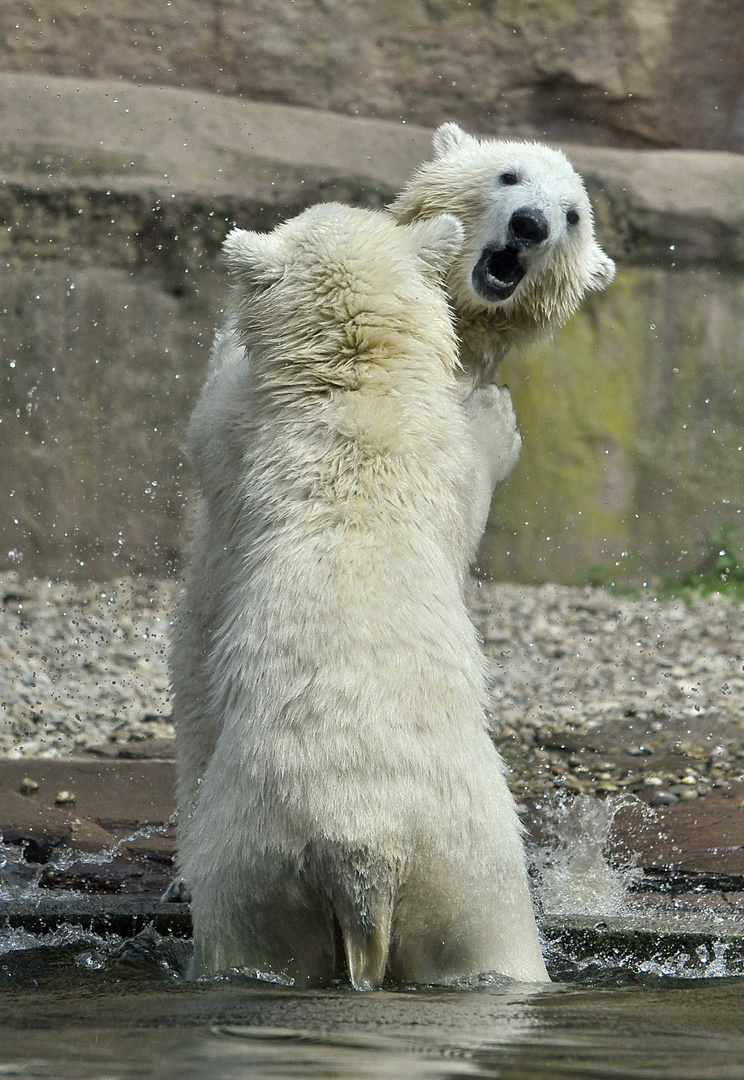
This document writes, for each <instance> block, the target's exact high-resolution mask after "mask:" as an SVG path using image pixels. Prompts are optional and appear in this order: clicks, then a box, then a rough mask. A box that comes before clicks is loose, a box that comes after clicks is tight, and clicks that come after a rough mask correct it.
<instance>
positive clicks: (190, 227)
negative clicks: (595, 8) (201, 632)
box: [0, 79, 744, 582]
mask: <svg viewBox="0 0 744 1080" xmlns="http://www.w3.org/2000/svg"><path fill="white" fill-rule="evenodd" d="M47 87H48V89H47ZM20 91H22V92H20ZM80 93H85V94H87V95H88V97H87V99H86V101H87V104H86V105H85V108H84V109H83V112H84V113H85V109H87V110H88V115H89V122H88V123H86V124H85V125H81V123H80V122H79V117H80V100H81V99H80V96H79V95H80ZM128 93H129V94H130V97H129V98H126V99H125V100H126V102H127V104H126V112H125V110H124V101H120V98H119V96H117V95H119V94H120V91H119V90H118V89H117V84H116V83H113V84H90V86H88V87H87V88H86V87H83V88H82V89H80V88H77V87H76V85H75V84H74V83H72V82H71V81H65V80H58V81H56V82H55V81H54V80H52V81H51V82H50V81H49V80H47V81H46V82H42V83H38V84H36V83H34V84H33V86H32V84H31V83H30V82H29V81H28V79H26V80H20V82H19V83H18V84H17V86H16V93H15V94H6V95H5V97H4V100H5V101H6V102H7V101H13V102H14V103H15V104H14V108H16V110H17V112H18V111H23V110H24V109H25V113H24V116H23V123H18V122H16V120H15V118H14V117H13V116H11V117H10V119H9V120H8V122H7V124H6V127H5V129H3V115H2V114H0V138H3V140H4V145H5V147H6V154H7V155H8V158H7V161H6V168H5V173H4V176H3V179H4V183H3V184H2V185H1V186H0V213H2V216H3V219H4V220H5V221H6V222H8V225H7V227H6V228H5V229H4V230H3V231H2V232H0V259H2V264H3V268H2V302H1V304H0V388H1V389H0V394H1V398H0V477H1V479H0V484H1V487H0V507H1V508H2V513H1V514H0V569H2V568H6V567H9V566H14V565H18V566H20V567H21V568H22V570H23V571H24V572H27V573H40V574H50V575H54V576H69V575H72V574H77V575H84V576H92V577H108V576H112V575H119V574H123V573H129V572H133V571H134V572H146V573H155V574H164V573H168V572H171V571H172V570H173V569H174V568H177V567H178V565H179V564H180V562H181V559H182V555H183V551H184V545H185V542H186V535H187V525H186V516H187V514H186V511H187V508H188V494H189V488H190V480H189V469H188V462H187V461H186V458H185V456H184V450H183V439H182V433H183V430H184V426H185V423H186V419H187V416H188V413H189V410H190V408H191V406H192V404H193V401H194V398H195V395H196V393H197V392H198V388H199V386H200V384H201V380H202V377H203V373H204V368H205V365H206V359H207V354H208V349H209V344H210V341H211V338H212V334H213V331H214V328H215V326H216V325H217V324H218V323H219V319H220V308H221V306H222V303H223V301H224V299H225V296H226V288H227V286H226V281H225V277H224V274H223V271H222V268H221V265H220V262H219V256H218V252H219V244H220V241H221V239H222V237H223V236H224V234H225V232H226V231H227V229H228V227H229V224H230V223H231V222H232V221H234V220H237V221H239V222H240V224H241V225H243V226H246V227H254V228H270V227H271V226H272V225H273V224H274V223H275V222H276V221H277V220H279V219H280V218H281V217H282V216H284V215H285V214H289V213H293V212H296V211H297V210H299V209H300V207H301V206H303V205H306V204H309V203H312V202H314V201H317V200H318V199H327V198H340V199H343V200H345V201H350V202H356V203H358V204H360V205H376V206H379V205H381V204H382V203H383V202H384V201H385V200H386V199H389V198H390V197H391V196H392V194H393V193H394V191H395V190H396V188H397V187H399V185H400V184H401V183H402V182H403V180H404V179H405V176H406V175H408V173H409V171H410V169H411V168H413V167H414V165H415V163H416V162H417V161H420V160H421V158H422V157H423V156H424V155H425V153H426V147H427V145H428V140H429V132H427V131H426V130H424V129H415V128H412V127H408V126H407V127H405V128H404V127H402V126H400V125H396V124H384V123H382V122H379V121H366V120H358V121H351V120H348V119H343V118H339V117H334V116H333V115H332V114H324V113H314V112H312V111H307V110H297V109H295V110H284V109H281V108H277V107H274V108H273V110H272V108H270V107H268V106H267V107H264V111H263V112H262V111H261V110H259V111H258V112H255V111H254V112H251V110H250V109H249V108H247V107H245V108H243V106H241V105H239V104H237V103H227V102H223V101H222V99H220V98H219V97H217V96H216V95H211V96H210V95H206V96H205V95H200V97H199V99H198V101H197V102H196V103H195V102H194V99H193V95H192V94H191V92H189V91H181V92H177V91H174V90H170V91H168V92H167V93H165V92H162V94H163V96H161V97H159V95H160V94H161V92H160V91H158V90H156V89H155V88H153V89H151V90H149V91H147V92H145V91H144V90H143V91H141V92H139V94H138V95H134V96H131V95H132V93H133V92H132V91H128ZM48 94H52V95H53V98H52V99H51V100H53V101H54V102H56V103H61V104H57V105H56V106H55V108H56V111H55V109H51V110H49V109H48V110H46V112H45V110H44V108H43V107H42V106H43V105H44V103H45V101H46V100H47V99H46V97H45V95H48ZM65 102H67V104H65ZM24 103H25V104H24ZM73 106H74V107H73ZM233 106H235V108H236V109H238V110H240V111H239V116H238V113H235V114H234V113H233V112H231V109H232V108H233ZM114 107H115V108H116V109H117V110H118V111H117V116H119V115H120V114H121V117H124V126H122V127H121V128H117V129H115V140H114V141H112V142H110V143H109V144H105V145H104V143H105V140H104V139H103V138H100V137H99V135H101V134H102V130H109V131H110V130H114V129H113V128H112V125H111V124H110V123H109V117H110V115H111V110H113V109H114ZM180 107H182V111H181V113H178V112H177V109H178V108H180ZM75 109H77V110H78V111H77V112H75V111H74V110H75ZM138 110H139V111H138ZM174 116H178V117H179V122H178V123H177V124H173V122H172V118H173V117H174ZM201 116H203V117H204V119H203V121H200V119H199V118H200V117H201ZM236 116H238V119H239V120H240V123H241V124H242V125H243V128H242V129H241V138H242V139H243V141H242V142H241V143H240V147H241V154H240V155H239V156H238V157H237V158H236V157H235V156H231V151H232V148H233V142H232V141H231V140H233V139H234V125H235V124H236V123H237V120H236ZM228 121H229V123H228ZM200 123H203V125H204V126H203V127H202V128H200V127H199V124H200ZM97 125H99V126H97ZM100 125H103V127H102V128H101V127H100ZM220 125H222V127H221V126H220ZM370 125H371V126H370ZM223 129H224V131H225V132H227V133H228V134H227V135H226V136H224V135H223V134H220V135H219V138H218V136H217V134H215V133H221V132H223ZM246 133H247V135H248V136H249V138H246V137H245V136H246ZM111 138H112V139H113V136H112V137H111ZM138 139H140V140H144V142H141V143H138V142H137V140H138ZM185 140H186V141H187V142H189V144H190V146H189V150H188V152H187V151H185V150H184V149H183V144H184V141H185ZM200 140H201V141H200ZM210 140H211V141H210ZM220 140H222V141H220ZM272 140H273V141H272ZM117 147H118V151H117V149H116V148H117ZM194 147H196V149H194ZM363 148H368V149H373V153H371V154H369V155H363V153H362V149H363ZM117 153H118V157H117V156H116V154H117ZM570 153H571V154H572V155H573V157H574V158H575V160H576V161H577V164H578V165H579V167H580V168H581V169H582V170H583V171H584V173H585V174H586V175H587V177H588V179H589V183H590V187H591V189H592V193H593V196H594V198H595V202H596V205H597V213H598V223H599V228H600V234H601V237H602V240H603V242H604V243H605V245H606V246H607V248H608V250H610V252H611V253H612V254H614V255H615V256H616V257H618V258H619V259H620V260H621V264H620V271H619V274H618V278H617V280H616V282H615V283H614V284H613V285H612V287H611V288H610V289H609V290H608V291H607V292H606V293H605V294H602V295H600V296H594V297H592V298H590V299H589V300H588V301H587V303H586V304H585V306H584V308H583V310H582V312H581V313H580V314H579V315H578V316H576V317H575V318H574V319H573V320H572V321H571V323H570V324H569V325H568V326H567V327H566V328H565V329H564V330H563V331H561V332H560V333H559V334H557V335H556V336H555V338H554V339H553V340H552V341H551V342H545V343H541V344H539V345H536V346H534V347H532V348H530V349H528V350H526V351H525V353H524V355H516V354H515V355H513V356H511V357H510V358H509V359H508V360H507V362H506V366H505V368H504V377H505V381H507V382H508V383H509V385H510V386H511V388H512V392H513V395H514V398H515V402H516V405H517V412H518V415H519V419H520V424H521V428H522V432H523V436H524V451H523V456H522V460H521V462H520V464H519V466H518V469H517V471H516V473H515V474H514V476H513V477H512V478H511V479H510V480H509V481H508V483H507V485H505V487H504V488H503V489H502V491H501V493H500V494H499V496H498V498H497V500H496V502H495V504H494V508H493V512H492V515H491V521H490V524H489V530H488V533H487V536H486V540H485V543H484V547H483V551H482V553H481V560H480V561H481V566H482V568H483V569H485V570H487V571H488V572H490V573H493V574H494V575H495V576H496V577H499V578H500V577H505V576H508V577H510V578H511V579H513V580H525V581H535V580H555V581H564V582H572V581H578V580H581V578H582V576H583V574H584V573H585V572H586V571H587V570H588V569H589V568H590V567H592V566H594V565H596V564H598V563H602V564H604V565H605V566H607V567H609V568H610V572H611V574H612V575H613V576H616V577H617V579H618V580H644V579H647V578H654V577H658V576H660V575H663V574H665V573H666V572H668V571H670V570H674V569H675V568H677V567H679V566H684V565H689V564H690V563H691V562H693V561H694V560H695V559H696V557H697V550H696V545H697V544H698V542H699V541H700V540H701V539H702V538H704V537H705V536H707V535H708V534H709V533H710V532H712V531H713V530H714V529H715V528H716V526H717V525H718V524H720V523H721V522H723V521H730V522H733V523H735V524H738V523H739V522H740V521H741V511H742V508H743V507H744V469H742V454H744V451H742V450H741V449H740V448H741V446H742V444H743V443H744V414H743V409H744V365H743V364H742V360H743V359H744V318H743V316H744V310H743V309H744V289H743V288H742V266H744V211H743V210H742V207H744V162H742V159H741V158H739V157H737V156H735V155H730V154H695V153H688V154H684V153H680V154H677V153H674V152H667V153H662V152H658V153H647V152H642V151H630V150H628V151H623V150H619V151H601V152H600V151H596V152H587V151H585V150H582V149H580V148H572V149H571V150H570ZM313 154H315V155H316V158H313ZM112 155H114V156H112ZM179 155H180V156H179ZM189 155H191V156H189ZM251 155H252V156H251ZM365 156H366V157H367V158H368V159H369V164H366V163H365V161H364V157H365ZM129 160H131V161H134V162H135V163H136V166H129V165H128V164H127V162H128V161H129ZM130 168H131V169H132V170H133V171H131V172H130V171H128V170H129V169H130ZM223 170H224V171H223ZM165 174H167V175H165ZM210 175H212V176H213V177H214V180H213V181H211V180H210ZM241 178H243V183H241Z"/></svg>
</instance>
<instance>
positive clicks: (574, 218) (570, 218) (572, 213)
mask: <svg viewBox="0 0 744 1080" xmlns="http://www.w3.org/2000/svg"><path fill="white" fill-rule="evenodd" d="M566 221H567V222H568V224H569V225H578V223H579V211H578V210H569V211H567V213H566Z"/></svg>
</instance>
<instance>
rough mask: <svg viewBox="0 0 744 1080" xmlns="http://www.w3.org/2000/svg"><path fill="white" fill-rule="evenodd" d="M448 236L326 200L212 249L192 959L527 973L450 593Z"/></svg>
mask: <svg viewBox="0 0 744 1080" xmlns="http://www.w3.org/2000/svg"><path fill="white" fill-rule="evenodd" d="M461 243H462V229H461V227H460V225H459V224H458V222H457V221H456V220H454V219H453V218H452V217H449V216H440V217H435V218H433V219H431V220H428V221H425V222H421V223H414V224H412V225H409V226H405V227H402V226H396V225H395V224H394V222H393V220H392V218H391V217H390V216H389V215H387V214H383V213H379V214H375V213H371V212H365V211H360V210H351V209H348V208H344V207H341V206H337V205H326V206H322V207H316V208H313V209H312V210H310V211H307V212H305V213H304V214H302V215H300V216H299V217H298V218H296V219H294V220H292V221H290V222H287V223H286V224H285V225H283V226H281V227H280V228H278V229H277V230H275V231H274V233H272V234H270V235H268V236H259V235H258V234H255V233H245V232H242V231H240V230H236V231H234V232H233V233H232V234H231V235H230V236H229V237H228V239H227V241H226V244H225V250H226V255H227V259H228V264H229V266H230V269H231V271H232V273H233V276H234V281H235V303H234V307H233V311H234V317H233V329H234V333H235V335H236V337H237V340H238V341H239V344H240V350H239V351H237V352H236V351H234V350H233V351H229V352H224V351H220V349H219V348H217V349H216V350H215V353H214V357H213V364H212V368H211V371H210V375H209V378H208V381H207V384H206V386H205V388H204V391H203V393H202V396H201V398H200V400H199V403H198V404H197V407H196V409H195V411H194V415H193V418H192V421H191V425H190V428H189V445H190V450H191V454H192V458H193V461H194V466H195V471H196V475H197V479H198V484H199V490H200V494H199V500H198V507H197V511H196V520H195V525H194V538H193V545H192V554H191V562H190V566H189V570H188V576H187V583H186V589H185V593H184V597H183V600H182V603H181V605H180V608H179V611H178V615H177V626H178V631H177V637H176V641H175V644H174V649H173V678H174V688H175V712H176V715H177V720H178V754H179V801H180V805H181V825H180V828H181V841H180V847H181V856H180V858H181V867H182V870H183V873H184V876H185V878H186V880H187V881H188V883H189V886H190V888H191V892H192V913H193V921H194V935H195V956H194V968H193V970H194V973H195V974H197V975H208V974H212V973H214V972H216V971H220V970H223V969H226V968H233V967H240V968H247V969H250V970H254V971H260V972H267V971H268V972H273V973H274V974H283V975H285V976H287V977H288V978H291V979H293V980H294V981H295V982H296V983H298V984H301V985H303V984H314V983H323V982H327V981H328V980H330V979H332V978H334V977H335V976H337V975H338V973H339V972H340V970H341V969H342V968H343V966H344V965H345V966H346V968H347V970H348V972H349V974H350V977H351V980H352V982H353V984H354V985H355V986H357V987H359V988H364V987H372V986H377V985H379V983H380V981H381V980H382V978H383V976H384V974H385V972H386V970H387V971H389V972H390V973H391V974H392V975H393V976H394V977H396V978H398V979H400V980H402V981H406V982H408V981H411V982H425V983H428V982H442V981H445V982H446V981H449V980H452V979H457V978H462V977H467V976H469V975H477V974H479V973H482V972H485V971H496V972H500V973H502V974H506V975H509V976H513V977H514V978H519V979H535V980H541V979H545V978H547V975H546V972H545V967H544V964H543V961H542V957H541V955H540V949H539V944H538V939H537V933H536V928H535V922H534V917H533V913H532V907H531V902H530V897H529V893H528V889H527V884H526V878H525V869H524V859H523V849H522V840H521V835H520V827H519V822H518V819H517V814H516V810H515V807H514V803H513V800H512V797H511V795H510V793H509V790H508V787H507V784H506V780H505V777H504V769H503V765H502V762H501V760H500V758H499V756H498V754H497V752H496V750H495V748H494V747H493V744H492V742H491V740H490V738H489V735H488V731H487V722H486V718H485V712H484V710H485V706H486V700H487V694H486V680H485V661H484V658H483V655H482V652H481V650H480V647H479V643H478V640H477V635H476V632H475V630H474V627H473V625H472V623H471V622H470V619H469V617H468V614H467V611H466V608H465V604H464V601H463V581H464V577H465V574H466V571H467V565H468V560H469V558H470V555H471V551H472V545H473V536H474V533H475V532H477V531H478V529H479V528H480V527H481V524H482V522H481V520H480V519H481V518H482V515H483V507H482V500H481V498H480V495H479V494H478V493H477V492H476V493H474V492H473V491H472V483H471V480H472V472H473V468H474V462H475V463H477V462H478V460H479V453H480V451H478V450H477V449H476V447H475V446H474V437H473V421H472V418H471V417H470V416H469V415H468V414H466V412H465V410H464V409H463V408H462V407H461V401H460V391H459V389H458V386H457V383H456V378H455V368H456V364H457V350H456V342H455V336H454V333H453V327H452V319H451V317H450V313H449V311H448V307H447V303H446V300H445V296H444V293H443V291H442V289H441V276H442V275H443V274H444V272H445V271H446V270H447V268H448V267H449V266H450V265H451V263H452V261H453V259H454V258H455V256H456V254H457V251H458V250H459V248H460V245H461ZM494 392H495V393H496V396H495V397H493V396H492V397H491V398H484V399H483V401H482V402H481V406H482V407H480V409H479V412H478V415H477V417H476V420H475V423H476V426H477V427H478V429H479V431H480V434H481V441H482V442H484V443H488V442H489V440H490V441H491V442H494V441H497V437H496V436H495V435H494V430H491V429H489V416H493V417H495V419H494V421H493V424H492V425H491V427H492V428H498V423H499V409H500V408H501V406H502V405H503V402H502V398H501V396H500V394H499V392H496V391H494ZM489 403H490V405H493V408H491V407H490V405H489ZM502 411H503V410H502ZM483 467H484V468H486V467H488V468H493V466H492V465H491V464H488V463H486V464H484V465H483ZM483 482H485V480H484V481H483ZM481 486H482V485H481ZM339 939H340V940H341V941H342V943H343V948H342V950H341V951H339V946H338V942H339Z"/></svg>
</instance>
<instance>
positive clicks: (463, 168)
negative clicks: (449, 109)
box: [391, 124, 615, 364]
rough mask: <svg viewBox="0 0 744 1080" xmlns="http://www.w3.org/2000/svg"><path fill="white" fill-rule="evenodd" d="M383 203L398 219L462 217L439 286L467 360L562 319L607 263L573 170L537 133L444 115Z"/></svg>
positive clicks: (499, 352) (598, 283) (594, 285)
mask: <svg viewBox="0 0 744 1080" xmlns="http://www.w3.org/2000/svg"><path fill="white" fill-rule="evenodd" d="M391 210H392V212H393V214H394V215H395V216H396V218H397V219H398V220H399V221H401V222H408V221H412V220H416V219H420V218H422V217H427V216H428V215H430V214H438V213H442V212H448V213H453V214H456V215H457V216H458V217H459V218H460V220H461V221H462V222H463V224H464V226H465V234H466V235H465V243H464V246H463V250H462V253H461V255H460V257H459V258H458V259H457V260H456V262H455V264H454V265H453V267H452V268H451V270H450V273H449V277H448V288H449V292H450V296H451V299H452V302H453V304H454V307H455V310H456V312H457V315H458V318H459V321H460V331H461V334H462V337H463V346H464V352H465V355H464V357H463V359H464V361H465V363H466V364H467V363H468V362H469V361H470V362H471V363H473V362H475V363H476V364H477V363H478V362H485V363H487V364H488V363H493V362H494V361H496V362H498V360H499V359H500V358H501V356H503V354H504V353H505V352H506V350H507V349H508V348H509V346H510V345H511V344H513V341H514V339H515V337H516V336H517V335H519V334H523V333H525V332H527V333H529V332H544V331H547V330H550V329H552V328H553V327H555V326H558V325H560V324H561V323H563V322H565V321H566V319H568V318H569V316H570V315H571V314H573V312H574V311H575V310H576V308H577V307H578V305H579V303H580V301H581V299H582V298H583V296H584V295H585V293H586V292H587V291H588V290H591V289H604V288H605V287H606V286H607V285H608V284H609V283H610V281H611V280H612V278H613V276H614V273H615V264H614V263H613V262H612V260H611V259H610V258H608V256H607V255H606V254H605V253H604V252H603V251H602V249H601V248H600V246H599V244H598V243H597V242H596V240H595V237H594V223H593V215H592V208H591V204H590V202H589V198H588V196H587V194H586V191H585V189H584V185H583V182H582V180H581V177H580V176H579V175H578V174H577V173H576V172H575V170H574V169H573V167H572V166H571V164H570V163H569V161H568V160H567V158H566V157H565V156H564V155H563V154H562V153H561V152H560V151H558V150H553V149H550V148H549V147H547V146H541V145H539V144H537V143H527V142H498V141H480V140H479V139H475V138H473V137H472V136H470V135H467V134H466V133H465V132H463V131H462V130H461V129H460V128H459V127H458V126H457V124H444V125H443V126H442V127H440V128H439V130H438V131H437V132H436V134H435V136H434V158H433V160H432V161H430V162H428V163H427V164H425V165H424V166H422V168H421V169H420V170H419V171H418V172H417V173H416V174H415V175H414V176H413V177H412V179H411V180H410V181H409V183H408V184H407V185H406V187H405V188H404V190H403V191H402V193H401V194H400V195H399V196H398V198H397V199H396V201H395V202H394V203H393V205H392V207H391ZM469 346H470V348H471V350H473V351H474V352H475V353H478V355H476V356H469V355H468V347H469ZM483 353H484V354H485V355H484V356H483V355H481V354H483Z"/></svg>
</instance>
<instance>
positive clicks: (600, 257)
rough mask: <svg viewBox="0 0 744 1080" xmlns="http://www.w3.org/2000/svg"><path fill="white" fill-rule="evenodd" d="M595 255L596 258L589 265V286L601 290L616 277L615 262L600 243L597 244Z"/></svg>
mask: <svg viewBox="0 0 744 1080" xmlns="http://www.w3.org/2000/svg"><path fill="white" fill-rule="evenodd" d="M593 255H594V258H593V259H592V262H591V265H590V267H589V281H588V283H587V288H588V289H594V290H596V291H597V292H601V290H602V289H606V288H607V286H608V285H609V284H610V282H611V281H612V279H613V278H614V276H615V264H614V262H613V261H612V259H611V258H610V257H609V255H605V253H604V251H602V248H601V247H600V246H599V244H595V247H594V252H593Z"/></svg>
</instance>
